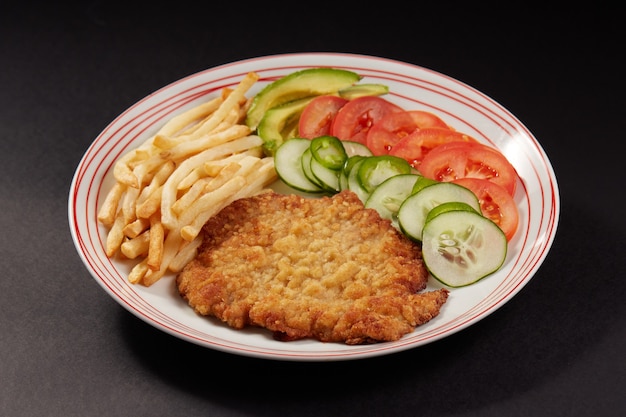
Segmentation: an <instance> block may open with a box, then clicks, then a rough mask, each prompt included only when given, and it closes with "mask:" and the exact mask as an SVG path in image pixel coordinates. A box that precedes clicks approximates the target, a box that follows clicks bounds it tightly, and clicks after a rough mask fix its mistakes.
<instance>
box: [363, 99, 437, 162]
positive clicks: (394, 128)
mask: <svg viewBox="0 0 626 417" xmlns="http://www.w3.org/2000/svg"><path fill="white" fill-rule="evenodd" d="M429 127H438V128H442V129H448V125H446V123H445V122H444V121H443V120H441V119H440V118H439V117H438V116H436V115H435V114H433V113H430V112H427V111H423V110H408V111H404V112H394V113H390V114H388V115H387V116H385V117H383V118H382V119H380V120H379V121H378V122H377V123H376V124H374V125H373V126H372V127H371V128H370V130H369V132H368V133H367V147H368V148H370V150H371V151H372V153H373V154H374V155H384V154H388V153H389V151H390V150H391V148H392V147H393V146H394V145H395V144H396V143H398V141H400V139H402V138H404V137H406V136H408V135H410V134H411V133H413V132H415V130H416V129H424V128H429Z"/></svg>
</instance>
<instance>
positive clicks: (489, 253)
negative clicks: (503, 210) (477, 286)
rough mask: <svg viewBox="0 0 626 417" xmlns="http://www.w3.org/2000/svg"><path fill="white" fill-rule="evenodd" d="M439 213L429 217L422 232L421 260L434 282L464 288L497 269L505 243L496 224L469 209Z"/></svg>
mask: <svg viewBox="0 0 626 417" xmlns="http://www.w3.org/2000/svg"><path fill="white" fill-rule="evenodd" d="M446 204H450V203H444V204H443V205H446ZM452 204H455V203H452ZM439 211H440V213H439V214H437V215H433V216H430V217H429V220H428V221H427V222H426V224H425V225H424V229H423V233H422V257H423V259H424V264H425V265H426V268H427V269H428V271H429V272H430V274H431V275H432V276H433V277H434V278H435V279H437V280H438V281H440V282H441V283H443V284H444V285H447V286H449V287H464V286H466V285H470V284H473V283H475V282H477V281H479V280H481V279H483V278H485V277H486V276H489V275H491V274H493V273H494V272H496V271H497V270H498V269H500V267H501V266H502V264H503V263H504V260H505V258H506V253H507V241H506V237H505V235H504V233H503V232H502V230H501V229H500V228H499V227H498V225H496V224H495V223H494V222H493V221H491V220H489V219H488V218H486V217H484V216H482V215H481V214H479V213H477V212H475V211H473V210H472V211H469V210H458V209H450V210H445V209H440V210H439Z"/></svg>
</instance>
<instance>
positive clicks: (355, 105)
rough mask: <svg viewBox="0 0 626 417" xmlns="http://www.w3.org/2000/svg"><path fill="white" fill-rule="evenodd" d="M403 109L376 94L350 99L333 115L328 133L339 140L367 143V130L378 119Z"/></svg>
mask: <svg viewBox="0 0 626 417" xmlns="http://www.w3.org/2000/svg"><path fill="white" fill-rule="evenodd" d="M403 111H404V110H403V109H402V108H401V107H400V106H397V105H395V104H393V103H391V102H390V101H387V100H385V99H384V98H381V97H378V96H364V97H358V98H355V99H353V100H350V101H349V102H348V103H346V104H345V105H344V106H343V107H342V108H341V109H340V110H339V111H338V112H337V115H336V116H335V119H334V120H333V123H332V125H331V127H330V134H331V135H332V136H336V137H338V138H339V139H341V140H351V141H354V142H360V143H362V144H364V145H367V132H368V131H369V129H370V128H371V127H372V126H373V125H375V124H376V123H377V122H378V121H379V120H380V119H382V118H383V117H385V116H386V115H388V114H389V113H394V112H403Z"/></svg>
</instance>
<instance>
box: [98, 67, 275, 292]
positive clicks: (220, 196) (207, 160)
mask: <svg viewBox="0 0 626 417" xmlns="http://www.w3.org/2000/svg"><path fill="white" fill-rule="evenodd" d="M258 78H259V77H258V75H257V74H256V73H253V72H251V73H249V74H247V75H246V76H244V77H243V79H242V80H241V81H240V83H239V84H238V85H237V86H236V87H234V88H224V89H222V93H221V95H220V96H219V97H217V98H214V99H212V100H209V101H207V102H205V103H202V104H199V105H198V106H195V107H192V108H190V109H188V110H186V111H185V112H183V113H181V114H179V115H177V116H174V117H172V118H171V119H170V120H168V121H167V122H166V123H165V124H164V125H163V126H162V127H161V128H160V129H159V130H158V131H157V134H156V135H154V136H151V137H149V138H148V139H147V140H146V141H145V142H143V143H142V144H141V145H139V146H138V147H137V148H136V149H133V150H131V151H129V152H127V153H126V154H124V155H123V156H122V157H121V158H120V159H119V160H118V161H117V162H116V163H115V164H114V167H113V176H114V178H115V183H114V184H113V186H112V187H111V189H110V190H109V192H108V193H107V195H106V197H105V199H104V201H103V203H102V206H101V207H100V210H99V211H98V216H97V218H98V221H99V222H100V223H101V224H103V225H104V226H106V227H107V228H108V233H107V236H106V241H105V252H106V254H107V256H109V257H113V256H115V254H119V256H120V258H123V259H128V260H133V259H134V260H136V261H137V263H136V264H135V265H134V266H133V267H132V268H131V270H130V271H129V273H128V281H129V282H131V283H133V284H143V285H145V286H150V285H153V284H154V283H155V282H157V281H158V280H159V279H161V278H162V277H163V276H164V275H165V274H166V273H168V272H173V273H177V272H180V271H181V270H182V269H183V268H184V266H185V265H186V264H187V263H188V262H189V261H190V260H191V259H193V258H194V257H195V256H196V255H197V250H198V247H199V246H200V245H201V244H202V236H201V235H200V231H201V229H202V227H203V226H204V224H205V223H206V221H207V220H208V219H209V218H211V216H213V215H214V214H216V213H217V212H218V211H219V210H221V209H222V208H223V207H225V206H226V205H228V204H230V203H231V202H233V201H234V200H236V199H238V198H242V197H245V196H250V195H254V194H256V193H259V192H261V191H263V189H264V187H266V186H267V184H269V183H271V182H273V181H274V180H275V179H276V178H277V175H276V171H275V169H274V165H273V162H274V160H273V158H272V157H266V156H264V154H263V149H262V147H261V145H262V143H263V141H262V140H261V138H259V137H258V136H256V135H253V134H252V132H251V130H250V128H249V127H248V126H246V125H245V123H243V120H244V119H245V116H246V111H247V109H248V108H249V106H250V103H251V101H252V99H250V98H247V97H246V96H245V94H246V92H247V91H248V89H249V88H250V87H251V86H252V85H253V84H254V83H255V82H256V81H257V80H258Z"/></svg>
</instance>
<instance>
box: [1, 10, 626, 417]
mask: <svg viewBox="0 0 626 417" xmlns="http://www.w3.org/2000/svg"><path fill="white" fill-rule="evenodd" d="M4 3H5V2H3V4H2V5H1V6H0V62H1V63H2V65H1V70H0V135H1V140H2V152H1V153H0V161H1V163H0V173H1V176H2V183H1V184H2V185H1V193H0V222H1V223H0V224H1V227H2V228H1V232H0V233H1V237H0V242H1V245H2V246H1V250H2V265H3V273H2V279H1V280H0V301H1V305H2V312H1V314H0V334H1V336H0V358H1V359H0V381H1V382H0V415H3V416H44V415H45V416H65V417H68V416H93V415H139V416H144V415H146V416H162V415H163V416H165V415H167V416H187V417H190V416H197V415H211V416H247V415H263V416H274V415H276V416H285V415H298V416H309V415H311V416H313V415H316V416H317V415H328V416H331V415H342V416H346V415H359V416H365V415H386V416H387V415H388V416H394V415H395V416H400V415H423V416H452V415H454V416H498V417H502V416H539V415H541V416H590V415H593V416H618V415H625V413H626V395H625V394H626V391H625V388H626V360H625V359H624V352H626V314H625V313H626V301H625V299H626V292H625V289H626V270H625V268H624V266H625V262H624V258H625V256H624V252H623V251H624V249H625V245H624V238H625V232H626V225H625V221H624V207H625V206H624V203H623V200H624V195H623V194H624V191H626V188H625V187H624V185H623V184H624V182H623V178H624V168H625V166H626V165H625V164H624V157H623V155H624V153H623V150H622V149H623V144H622V143H621V142H623V141H624V140H625V139H626V137H625V135H624V129H625V125H624V117H625V116H624V114H625V110H626V108H625V106H624V94H625V91H624V81H623V78H624V74H625V71H624V70H625V67H624V65H623V55H624V39H625V38H624V28H623V23H622V21H621V17H620V16H621V14H620V13H619V12H618V11H617V10H610V9H608V8H607V9H605V10H600V8H599V7H600V6H585V8H583V9H575V8H573V6H572V5H570V6H567V8H563V9H558V8H556V7H554V8H550V7H548V6H542V7H541V8H536V7H533V6H532V5H529V4H526V3H519V4H515V3H513V4H511V3H507V5H506V6H502V7H498V8H493V6H490V7H487V6H484V5H480V4H478V3H479V2H475V3H477V4H471V5H463V6H459V5H455V4H453V3H452V4H441V3H440V4H439V5H438V6H434V5H433V6H425V5H421V4H419V3H415V6H410V7H409V6H407V5H408V4H409V3H406V4H401V3H400V4H394V3H393V2H392V3H381V4H375V5H369V6H366V5H365V4H364V3H354V2H353V3H351V4H348V5H345V6H342V8H338V4H334V5H333V4H320V3H316V4H300V5H299V6H297V7H295V6H294V5H293V4H292V5H291V6H290V5H289V4H286V5H276V4H274V3H271V4H257V5H244V4H235V3H232V4H224V3H218V4H213V3H207V6H206V7H201V6H199V5H192V4H191V3H163V4H157V3H158V2H152V3H148V2H141V3H132V2H126V3H123V2H115V1H85V2H65V3H63V4H62V5H53V2H48V3H46V2H41V4H28V3H20V4H19V5H15V6H8V5H5V4H4ZM294 7H295V9H294ZM351 8H352V9H351ZM296 9H297V10H296ZM291 52H347V53H355V54H364V55H374V56H381V57H385V58H390V59H394V60H399V61H405V62H408V63H411V64H415V65H419V66H422V67H426V68H429V69H432V70H434V71H437V72H440V73H443V74H446V75H448V76H451V77H454V78H456V79H458V80H460V81H462V82H464V83H466V84H469V85H471V86H473V87H475V88H477V89H478V90H480V91H482V92H483V93H485V94H487V95H488V96H490V97H491V98H493V99H494V100H496V101H497V102H499V103H500V104H502V105H503V106H504V107H506V108H507V109H508V110H509V111H511V113H513V114H514V115H515V116H516V117H517V118H519V120H520V121H521V122H522V123H524V124H525V125H526V126H527V127H528V128H529V129H530V131H531V132H532V133H533V134H534V136H535V137H536V138H537V139H538V140H539V142H540V143H541V144H542V146H543V148H544V150H545V151H546V153H547V155H548V157H549V158H550V161H551V163H552V165H553V167H554V171H555V173H556V177H557V180H558V183H559V190H560V196H561V200H560V203H561V215H560V219H559V226H558V232H557V235H556V238H555V240H554V244H553V246H552V248H551V250H550V252H549V253H548V256H547V258H546V260H545V262H544V263H543V265H542V266H541V267H540V268H539V270H538V272H537V273H536V275H535V276H534V278H533V279H532V280H531V281H530V282H529V283H528V284H527V285H526V286H525V287H524V288H523V289H522V290H521V291H520V292H519V293H518V294H517V295H516V296H515V297H514V298H512V299H511V300H510V301H509V302H508V303H506V305H504V306H503V307H501V308H500V309H498V310H497V311H496V312H494V313H493V314H491V315H489V316H488V317H486V318H484V319H483V320H481V321H479V322H478V323H476V324H474V325H472V326H470V327H468V328H466V329H464V330H462V331H460V332H457V333H455V334H453V335H451V336H449V337H446V338H444V339H441V340H439V341H436V342H433V343H430V344H427V345H425V346H422V347H418V348H415V349H410V350H407V351H403V352H398V353H394V354H390V355H385V356H380V357H375V358H369V359H363V360H352V361H337V362H330V363H325V362H324V363H318V362H292V361H274V360H266V359H256V358H250V357H244V356H239V355H233V354H230V353H225V352H219V351H216V350H213V349H208V348H204V347H200V346H197V345H195V344H192V343H189V342H186V341H184V340H181V339H178V338H176V337H173V336H171V335H169V334H167V333H165V332H162V331H161V330H158V329H156V328H154V327H151V326H150V325H148V324H146V323H145V322H144V321H142V320H140V319H138V318H136V317H135V316H134V315H133V314H130V313H129V312H128V311H127V310H126V309H124V308H123V307H121V306H120V305H119V304H118V303H117V302H116V301H115V300H113V299H112V298H111V297H109V296H108V295H107V293H106V292H105V291H103V289H102V288H101V287H100V286H99V285H98V284H97V282H96V281H95V280H94V279H93V278H92V277H91V275H90V274H89V272H88V270H87V269H86V267H85V266H84V265H83V263H82V262H81V259H80V258H79V256H78V254H77V252H76V250H75V247H74V244H73V242H72V239H71V236H70V232H69V225H68V220H67V202H68V192H69V187H70V183H71V180H72V176H73V174H74V171H75V169H76V167H77V165H78V163H79V161H80V159H81V158H82V156H83V154H84V152H85V151H86V149H87V148H88V146H89V145H90V143H91V142H92V141H93V140H94V139H95V137H96V136H97V135H98V134H99V133H100V132H101V131H102V129H104V128H105V127H106V126H107V124H108V123H110V122H111V121H112V120H113V119H114V118H115V117H116V116H117V115H119V114H120V113H121V112H123V111H124V110H125V109H127V108H128V107H129V106H131V105H132V104H134V103H135V102H137V101H138V100H140V99H142V98H144V97H145V96H147V95H148V94H150V93H151V92H153V91H155V90H157V89H159V88H160V87H162V86H165V85H167V84H169V83H171V82H173V81H175V80H177V79H180V78H182V77H185V76H187V75H190V74H193V73H195V72H198V71H201V70H204V69H207V68H212V67H215V66H218V65H221V64H225V63H228V62H233V61H239V60H242V59H247V58H252V57H258V56H264V55H274V54H282V53H291Z"/></svg>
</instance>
